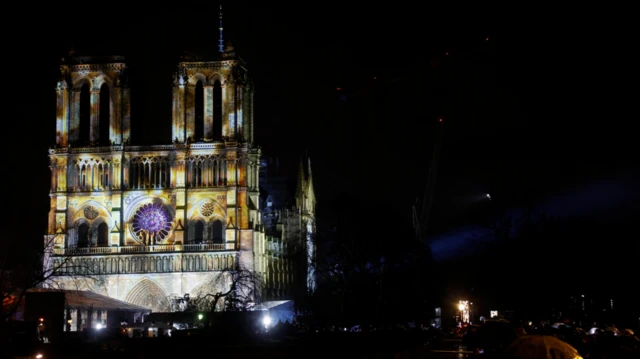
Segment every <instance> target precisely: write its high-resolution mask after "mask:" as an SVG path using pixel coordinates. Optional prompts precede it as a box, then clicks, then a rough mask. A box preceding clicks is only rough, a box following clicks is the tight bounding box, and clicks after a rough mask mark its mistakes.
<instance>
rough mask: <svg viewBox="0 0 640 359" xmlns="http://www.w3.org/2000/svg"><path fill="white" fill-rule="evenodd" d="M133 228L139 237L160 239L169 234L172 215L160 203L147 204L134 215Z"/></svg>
mask: <svg viewBox="0 0 640 359" xmlns="http://www.w3.org/2000/svg"><path fill="white" fill-rule="evenodd" d="M132 228H133V231H134V232H135V233H136V235H137V236H138V238H153V239H154V240H155V241H160V240H163V239H165V238H166V237H167V236H168V235H169V230H170V229H171V216H170V215H169V213H168V212H167V210H166V209H165V208H164V207H163V206H162V205H161V204H159V203H149V204H145V205H143V206H142V207H140V208H138V210H137V211H136V213H135V214H134V215H133V225H132Z"/></svg>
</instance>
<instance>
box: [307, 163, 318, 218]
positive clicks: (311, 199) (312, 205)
mask: <svg viewBox="0 0 640 359" xmlns="http://www.w3.org/2000/svg"><path fill="white" fill-rule="evenodd" d="M307 162H308V167H307V201H308V203H307V205H308V206H309V207H308V208H307V211H308V212H309V213H310V214H311V215H313V214H314V213H315V211H316V192H315V190H314V189H313V174H312V173H311V158H309V157H307Z"/></svg>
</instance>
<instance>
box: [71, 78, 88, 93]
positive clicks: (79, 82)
mask: <svg viewBox="0 0 640 359" xmlns="http://www.w3.org/2000/svg"><path fill="white" fill-rule="evenodd" d="M71 82H72V84H73V89H74V90H78V91H79V90H80V89H81V88H82V86H83V85H84V84H88V85H89V88H90V89H92V88H93V81H91V77H89V76H88V75H83V74H78V75H77V76H76V77H74V78H73V79H72V80H71Z"/></svg>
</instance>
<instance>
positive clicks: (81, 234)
mask: <svg viewBox="0 0 640 359" xmlns="http://www.w3.org/2000/svg"><path fill="white" fill-rule="evenodd" d="M76 243H78V247H81V248H84V247H89V225H88V224H86V223H82V224H81V225H80V226H78V240H77V242H76Z"/></svg>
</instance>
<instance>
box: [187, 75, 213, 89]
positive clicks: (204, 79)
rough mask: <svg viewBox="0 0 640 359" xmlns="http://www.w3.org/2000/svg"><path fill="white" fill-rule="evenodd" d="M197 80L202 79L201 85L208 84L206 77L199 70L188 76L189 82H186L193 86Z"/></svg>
mask: <svg viewBox="0 0 640 359" xmlns="http://www.w3.org/2000/svg"><path fill="white" fill-rule="evenodd" d="M198 81H202V85H208V84H209V82H208V81H207V78H206V77H205V76H204V75H203V74H201V73H199V72H198V73H196V74H193V75H192V76H191V77H190V78H189V82H188V83H189V85H191V86H195V85H196V84H197V83H198Z"/></svg>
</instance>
